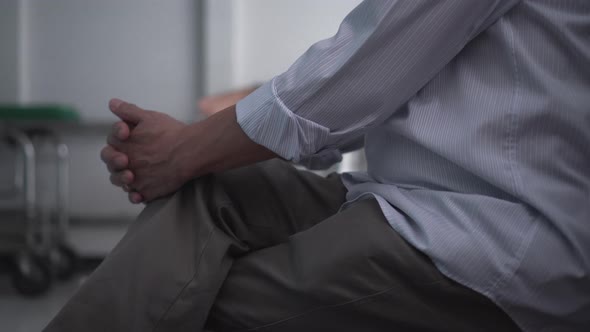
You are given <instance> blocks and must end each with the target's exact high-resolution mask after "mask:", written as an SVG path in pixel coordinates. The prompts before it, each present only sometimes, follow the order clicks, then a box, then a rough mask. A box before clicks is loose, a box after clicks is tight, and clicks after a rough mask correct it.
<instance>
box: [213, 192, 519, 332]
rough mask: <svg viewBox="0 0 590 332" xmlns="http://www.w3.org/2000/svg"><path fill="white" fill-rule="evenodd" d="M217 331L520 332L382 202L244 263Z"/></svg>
mask: <svg viewBox="0 0 590 332" xmlns="http://www.w3.org/2000/svg"><path fill="white" fill-rule="evenodd" d="M486 324H492V325H487V326H486ZM208 328H209V329H211V330H212V331H249V330H256V331H283V332H285V331H395V330H399V331H474V330H477V331H480V330H490V331H497V330H502V331H511V330H517V329H515V328H514V325H513V324H512V322H511V321H510V319H509V318H508V317H507V316H506V315H505V314H504V313H503V312H502V311H501V310H499V309H498V308H497V307H496V306H495V305H494V304H493V303H491V301H489V300H487V299H486V298H485V297H483V296H482V295H480V294H477V293H475V292H473V291H471V290H469V289H467V288H465V287H463V286H461V285H458V284H457V283H455V282H453V281H451V280H449V279H448V278H446V277H445V276H444V275H442V274H441V273H440V272H439V271H438V270H437V269H436V267H434V265H433V264H432V262H431V261H430V260H429V259H428V258H427V257H426V256H424V255H423V254H421V253H420V252H418V251H417V250H415V249H414V248H413V247H411V246H410V245H409V244H407V243H406V242H405V241H404V240H403V239H402V238H401V237H399V235H397V233H396V232H395V231H394V230H393V229H392V228H391V227H390V226H389V225H388V223H387V221H386V220H385V218H384V217H383V215H382V213H381V211H380V209H379V206H378V204H377V203H376V201H375V200H373V199H371V200H366V201H361V202H358V203H355V204H354V205H353V206H352V207H350V208H349V209H347V210H345V211H343V212H341V213H338V214H336V215H334V216H332V217H330V218H328V219H326V220H325V221H322V222H321V223H319V224H317V225H315V226H313V227H311V228H310V229H308V230H306V231H303V232H301V233H298V234H296V235H293V236H291V237H290V238H289V240H288V241H287V242H285V243H283V244H280V245H277V246H273V247H270V248H266V249H262V250H258V251H255V252H252V253H250V254H248V255H247V256H244V257H242V258H240V259H238V260H236V261H235V262H234V265H233V266H232V268H231V270H230V272H229V274H228V277H227V279H226V281H225V283H224V285H223V286H222V288H221V291H220V293H219V294H218V296H217V299H216V301H215V304H214V306H213V308H212V311H211V312H210V315H209V320H208Z"/></svg>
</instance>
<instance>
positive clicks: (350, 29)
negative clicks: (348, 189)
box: [236, 0, 519, 162]
mask: <svg viewBox="0 0 590 332" xmlns="http://www.w3.org/2000/svg"><path fill="white" fill-rule="evenodd" d="M518 2H519V0H486V1H473V0H440V1H431V0H411V1H410V0H407V1H404V0H398V1H393V0H365V1H363V2H362V3H361V4H359V5H358V6H357V7H356V8H355V9H354V10H353V11H352V12H351V13H350V14H349V15H348V16H347V17H346V18H345V19H344V21H343V22H342V24H341V25H340V28H339V29H338V32H337V33H336V35H334V36H333V37H331V38H329V39H326V40H323V41H320V42H318V43H316V44H314V45H313V46H312V47H311V48H310V49H309V50H307V51H306V52H305V53H304V54H303V55H302V56H301V57H300V58H299V59H298V60H297V61H296V62H295V63H294V64H293V65H292V66H291V67H290V68H289V69H288V70H287V71H286V72H285V73H283V74H281V75H278V76H276V77H275V78H273V79H272V80H271V81H270V82H267V83H265V84H264V85H262V86H261V87H260V88H259V89H257V90H256V91H255V92H254V93H252V94H251V95H250V96H248V97H246V98H245V99H243V100H242V101H240V102H239V103H238V105H237V110H236V112H237V120H238V123H239V124H240V126H241V128H242V130H244V132H245V133H246V134H247V135H248V136H249V137H250V138H251V139H252V140H253V141H255V142H256V143H258V144H261V145H263V146H265V147H267V148H268V149H270V150H272V151H273V152H275V153H276V154H278V155H280V156H281V157H283V158H285V159H287V160H292V161H294V162H298V161H299V160H300V159H302V158H307V157H309V156H312V155H315V154H318V155H324V156H325V155H329V154H333V153H334V151H333V150H338V149H339V148H340V147H341V146H343V145H345V144H346V143H347V142H350V141H351V140H354V139H355V138H358V137H360V136H362V135H363V133H364V132H365V131H366V130H367V129H369V128H371V127H374V126H377V125H379V124H381V123H383V122H384V121H385V120H386V119H387V118H388V117H390V116H391V115H392V114H393V113H394V112H395V111H396V110H397V109H399V108H400V106H402V105H403V104H404V103H406V102H407V101H408V100H409V99H410V98H411V97H412V96H413V95H415V94H416V93H417V92H418V91H419V90H420V89H421V88H422V87H423V86H424V85H425V84H426V83H427V82H428V81H430V80H431V79H432V78H433V77H434V76H435V75H436V73H438V72H439V71H440V70H441V69H442V68H443V67H444V66H445V65H446V64H447V63H449V62H450V61H451V60H452V59H453V57H455V56H456V55H457V54H458V53H459V52H460V51H461V49H463V47H465V45H466V44H467V43H468V42H469V41H470V40H471V39H473V38H474V37H475V36H476V35H477V34H479V33H480V32H481V31H483V30H485V29H486V28H487V27H489V26H490V25H491V24H492V23H494V22H495V21H496V20H497V19H498V18H499V17H500V16H501V15H503V14H505V13H506V12H507V11H508V10H509V9H511V8H512V7H513V6H514V5H516V4H517V3H518Z"/></svg>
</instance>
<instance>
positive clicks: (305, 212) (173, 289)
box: [44, 160, 519, 332]
mask: <svg viewBox="0 0 590 332" xmlns="http://www.w3.org/2000/svg"><path fill="white" fill-rule="evenodd" d="M345 196H346V189H345V187H344V186H343V184H342V182H341V180H340V176H339V175H338V174H332V175H329V176H327V177H321V176H318V175H316V174H313V173H310V172H306V171H302V170H297V169H296V168H294V167H293V166H291V165H290V164H289V163H286V162H284V161H279V160H271V161H267V162H263V163H259V164H256V165H252V166H248V167H243V168H240V169H236V170H232V171H227V172H224V173H220V174H212V175H208V176H204V177H201V178H199V179H196V180H194V181H192V182H190V183H187V184H186V185H185V186H183V187H182V188H181V189H180V190H179V191H178V192H177V193H175V194H173V195H171V196H169V197H166V198H162V199H159V200H156V201H154V202H152V203H149V204H148V205H147V206H146V207H145V209H144V210H143V212H142V213H141V214H140V215H139V216H138V218H137V220H136V221H135V222H134V223H132V224H131V225H130V226H129V229H128V231H127V233H126V235H125V236H124V237H123V239H122V240H121V241H120V243H118V244H117V246H116V247H115V248H114V249H113V251H112V252H111V253H110V254H109V255H108V256H107V257H106V258H105V260H104V261H103V262H102V263H101V265H100V266H99V267H98V268H97V269H96V270H95V271H94V272H93V273H92V274H91V275H90V276H89V277H88V279H87V280H86V282H85V283H84V284H83V285H82V286H81V287H80V289H79V290H78V291H77V293H76V294H75V295H74V296H73V297H72V298H71V299H70V301H69V302H68V303H67V304H66V305H65V306H64V307H63V308H62V310H61V311H60V312H59V313H58V314H57V316H56V317H55V318H54V319H53V320H52V321H51V322H50V323H49V325H48V326H47V327H46V328H45V329H44V331H46V332H57V331H68V332H69V331H85V332H98V331H101V332H102V331H105V332H106V331H109V332H117V331H121V332H122V331H126V332H129V331H142V332H143V331H363V332H364V331H368V332H370V331H518V330H519V329H518V327H516V325H515V324H514V323H513V321H512V320H511V319H510V318H509V317H508V316H507V315H506V314H505V313H504V312H503V311H502V310H501V309H500V308H498V307H497V306H496V305H495V304H494V303H493V302H492V301H490V300H489V299H487V298H486V297H485V296H483V295H481V294H479V293H477V292H475V291H473V290H471V289H469V288H467V287H465V286H462V285H460V284H458V283H456V282H454V281H453V280H451V279H449V278H447V277H445V276H444V275H443V274H441V273H440V272H439V271H438V270H437V268H436V267H435V266H434V265H433V263H432V262H431V261H430V260H429V258H428V257H426V256H425V255H424V254H422V253H421V252H419V251H417V250H416V249H415V248H413V247H412V246H411V245H410V244H408V243H407V242H406V241H405V240H404V239H402V238H401V237H400V236H399V235H398V234H397V233H396V232H395V231H394V229H393V228H391V226H390V225H389V224H388V222H387V220H386V219H385V218H384V216H383V214H382V213H381V210H380V208H379V205H378V204H377V202H376V200H375V199H372V198H371V199H366V200H360V201H358V202H355V203H353V204H351V205H350V207H348V208H347V209H344V210H343V211H339V209H340V206H341V205H342V204H343V203H344V202H345ZM465 250H469V248H466V249H465Z"/></svg>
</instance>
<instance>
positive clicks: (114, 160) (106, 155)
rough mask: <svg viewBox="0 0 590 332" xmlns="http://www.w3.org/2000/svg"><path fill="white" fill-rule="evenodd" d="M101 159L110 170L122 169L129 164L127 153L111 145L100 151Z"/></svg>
mask: <svg viewBox="0 0 590 332" xmlns="http://www.w3.org/2000/svg"><path fill="white" fill-rule="evenodd" d="M100 159H101V160H102V161H103V162H104V163H105V164H106V165H107V167H108V169H109V171H110V172H115V171H120V170H123V169H126V168H127V166H129V158H128V157H127V155H126V154H124V153H122V152H119V151H117V150H115V148H113V147H112V146H110V145H107V146H105V147H104V148H103V149H102V150H101V151H100Z"/></svg>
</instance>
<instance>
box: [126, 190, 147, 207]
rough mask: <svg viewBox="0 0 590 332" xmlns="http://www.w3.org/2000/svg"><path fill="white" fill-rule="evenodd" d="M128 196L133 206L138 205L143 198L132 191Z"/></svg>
mask: <svg viewBox="0 0 590 332" xmlns="http://www.w3.org/2000/svg"><path fill="white" fill-rule="evenodd" d="M128 196H129V201H130V202H131V203H133V204H139V203H141V202H143V197H142V196H141V194H140V193H138V192H135V191H132V192H130V193H129V195H128Z"/></svg>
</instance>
